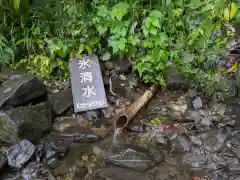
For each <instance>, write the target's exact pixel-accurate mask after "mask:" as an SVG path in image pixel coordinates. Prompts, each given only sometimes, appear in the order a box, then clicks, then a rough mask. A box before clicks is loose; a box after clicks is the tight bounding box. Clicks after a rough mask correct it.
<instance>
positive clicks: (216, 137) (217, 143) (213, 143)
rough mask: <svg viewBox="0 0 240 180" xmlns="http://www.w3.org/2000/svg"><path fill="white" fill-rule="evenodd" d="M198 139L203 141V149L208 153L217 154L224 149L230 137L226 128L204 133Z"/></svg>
mask: <svg viewBox="0 0 240 180" xmlns="http://www.w3.org/2000/svg"><path fill="white" fill-rule="evenodd" d="M197 137H198V138H200V139H201V140H202V141H203V147H204V148H205V149H206V150H207V151H209V152H217V151H220V150H221V149H222V148H223V147H224V145H225V144H226V141H227V139H228V138H229V137H230V135H229V134H228V133H227V131H226V130H225V129H224V128H222V129H214V130H211V131H206V132H203V133H201V134H199V135H198V136H197Z"/></svg>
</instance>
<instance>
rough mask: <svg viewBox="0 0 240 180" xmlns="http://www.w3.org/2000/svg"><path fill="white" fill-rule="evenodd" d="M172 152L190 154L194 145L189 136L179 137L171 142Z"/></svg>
mask: <svg viewBox="0 0 240 180" xmlns="http://www.w3.org/2000/svg"><path fill="white" fill-rule="evenodd" d="M170 145H171V152H188V151H190V150H191V147H192V143H191V140H190V139H189V138H188V137H187V135H177V136H176V138H174V139H171V140H170Z"/></svg>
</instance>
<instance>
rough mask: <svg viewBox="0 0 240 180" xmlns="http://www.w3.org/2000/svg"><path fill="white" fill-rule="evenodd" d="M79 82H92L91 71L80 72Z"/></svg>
mask: <svg viewBox="0 0 240 180" xmlns="http://www.w3.org/2000/svg"><path fill="white" fill-rule="evenodd" d="M80 78H81V83H83V82H86V81H88V82H92V72H83V73H80Z"/></svg>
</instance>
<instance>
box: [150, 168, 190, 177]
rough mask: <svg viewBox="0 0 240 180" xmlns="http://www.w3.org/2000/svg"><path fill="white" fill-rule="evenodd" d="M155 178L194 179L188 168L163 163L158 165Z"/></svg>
mask: <svg viewBox="0 0 240 180" xmlns="http://www.w3.org/2000/svg"><path fill="white" fill-rule="evenodd" d="M155 169H156V173H154V174H155V178H154V179H155V180H170V179H171V180H192V178H191V176H190V172H189V170H188V169H187V168H185V167H183V166H181V167H178V166H171V165H168V164H161V165H160V166H158V167H156V168H155Z"/></svg>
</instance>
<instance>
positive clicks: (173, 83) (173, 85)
mask: <svg viewBox="0 0 240 180" xmlns="http://www.w3.org/2000/svg"><path fill="white" fill-rule="evenodd" d="M166 84H167V88H168V89H170V90H179V88H180V89H188V88H189V86H190V82H189V80H188V79H187V78H185V77H184V76H183V75H182V74H181V73H180V72H179V71H178V70H177V69H176V68H175V67H172V68H169V70H168V72H167V77H166Z"/></svg>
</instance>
